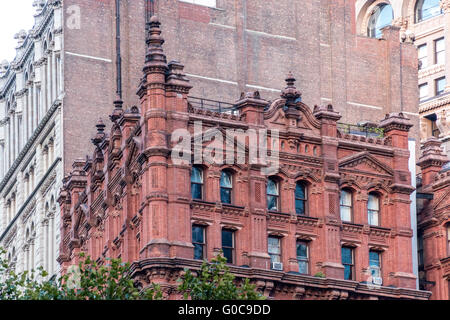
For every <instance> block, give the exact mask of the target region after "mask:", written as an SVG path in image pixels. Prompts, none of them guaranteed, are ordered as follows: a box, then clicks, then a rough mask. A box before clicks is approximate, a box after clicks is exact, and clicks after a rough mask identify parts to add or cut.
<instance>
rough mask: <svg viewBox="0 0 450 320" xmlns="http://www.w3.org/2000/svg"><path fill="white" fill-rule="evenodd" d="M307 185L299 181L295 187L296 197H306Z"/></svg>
mask: <svg viewBox="0 0 450 320" xmlns="http://www.w3.org/2000/svg"><path fill="white" fill-rule="evenodd" d="M305 191H306V190H305V186H304V185H303V184H301V183H297V185H296V187H295V198H296V199H306V192H305Z"/></svg>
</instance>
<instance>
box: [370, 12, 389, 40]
mask: <svg viewBox="0 0 450 320" xmlns="http://www.w3.org/2000/svg"><path fill="white" fill-rule="evenodd" d="M393 19H394V11H393V10H392V7H391V6H390V5H388V4H381V5H378V6H377V7H376V8H375V10H374V13H373V14H372V16H371V17H370V20H369V25H368V27H367V29H368V36H369V37H375V38H379V37H381V35H382V32H381V29H383V28H384V27H386V26H389V25H390V24H391V23H392V20H393Z"/></svg>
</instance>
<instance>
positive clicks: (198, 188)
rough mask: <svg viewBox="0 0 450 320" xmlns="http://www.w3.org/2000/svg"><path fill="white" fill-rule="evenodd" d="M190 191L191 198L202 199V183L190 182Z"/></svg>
mask: <svg viewBox="0 0 450 320" xmlns="http://www.w3.org/2000/svg"><path fill="white" fill-rule="evenodd" d="M191 191H192V199H197V200H201V199H202V185H201V184H196V183H192V184H191Z"/></svg>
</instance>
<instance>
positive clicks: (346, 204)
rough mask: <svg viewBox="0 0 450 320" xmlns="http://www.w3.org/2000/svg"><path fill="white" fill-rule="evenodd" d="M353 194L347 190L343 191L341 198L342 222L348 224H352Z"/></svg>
mask: <svg viewBox="0 0 450 320" xmlns="http://www.w3.org/2000/svg"><path fill="white" fill-rule="evenodd" d="M352 198H353V197H352V192H351V191H350V190H347V189H343V190H342V191H341V197H340V212H341V220H342V221H346V222H352V207H353V199H352Z"/></svg>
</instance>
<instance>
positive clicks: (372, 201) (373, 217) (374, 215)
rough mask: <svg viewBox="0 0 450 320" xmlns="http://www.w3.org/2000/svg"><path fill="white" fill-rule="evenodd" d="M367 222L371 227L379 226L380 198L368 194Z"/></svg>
mask: <svg viewBox="0 0 450 320" xmlns="http://www.w3.org/2000/svg"><path fill="white" fill-rule="evenodd" d="M367 213H368V221H369V225H371V226H379V225H380V224H379V223H380V220H379V219H380V218H379V217H380V198H379V197H378V196H377V195H376V194H374V193H370V194H369V200H368V202H367Z"/></svg>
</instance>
